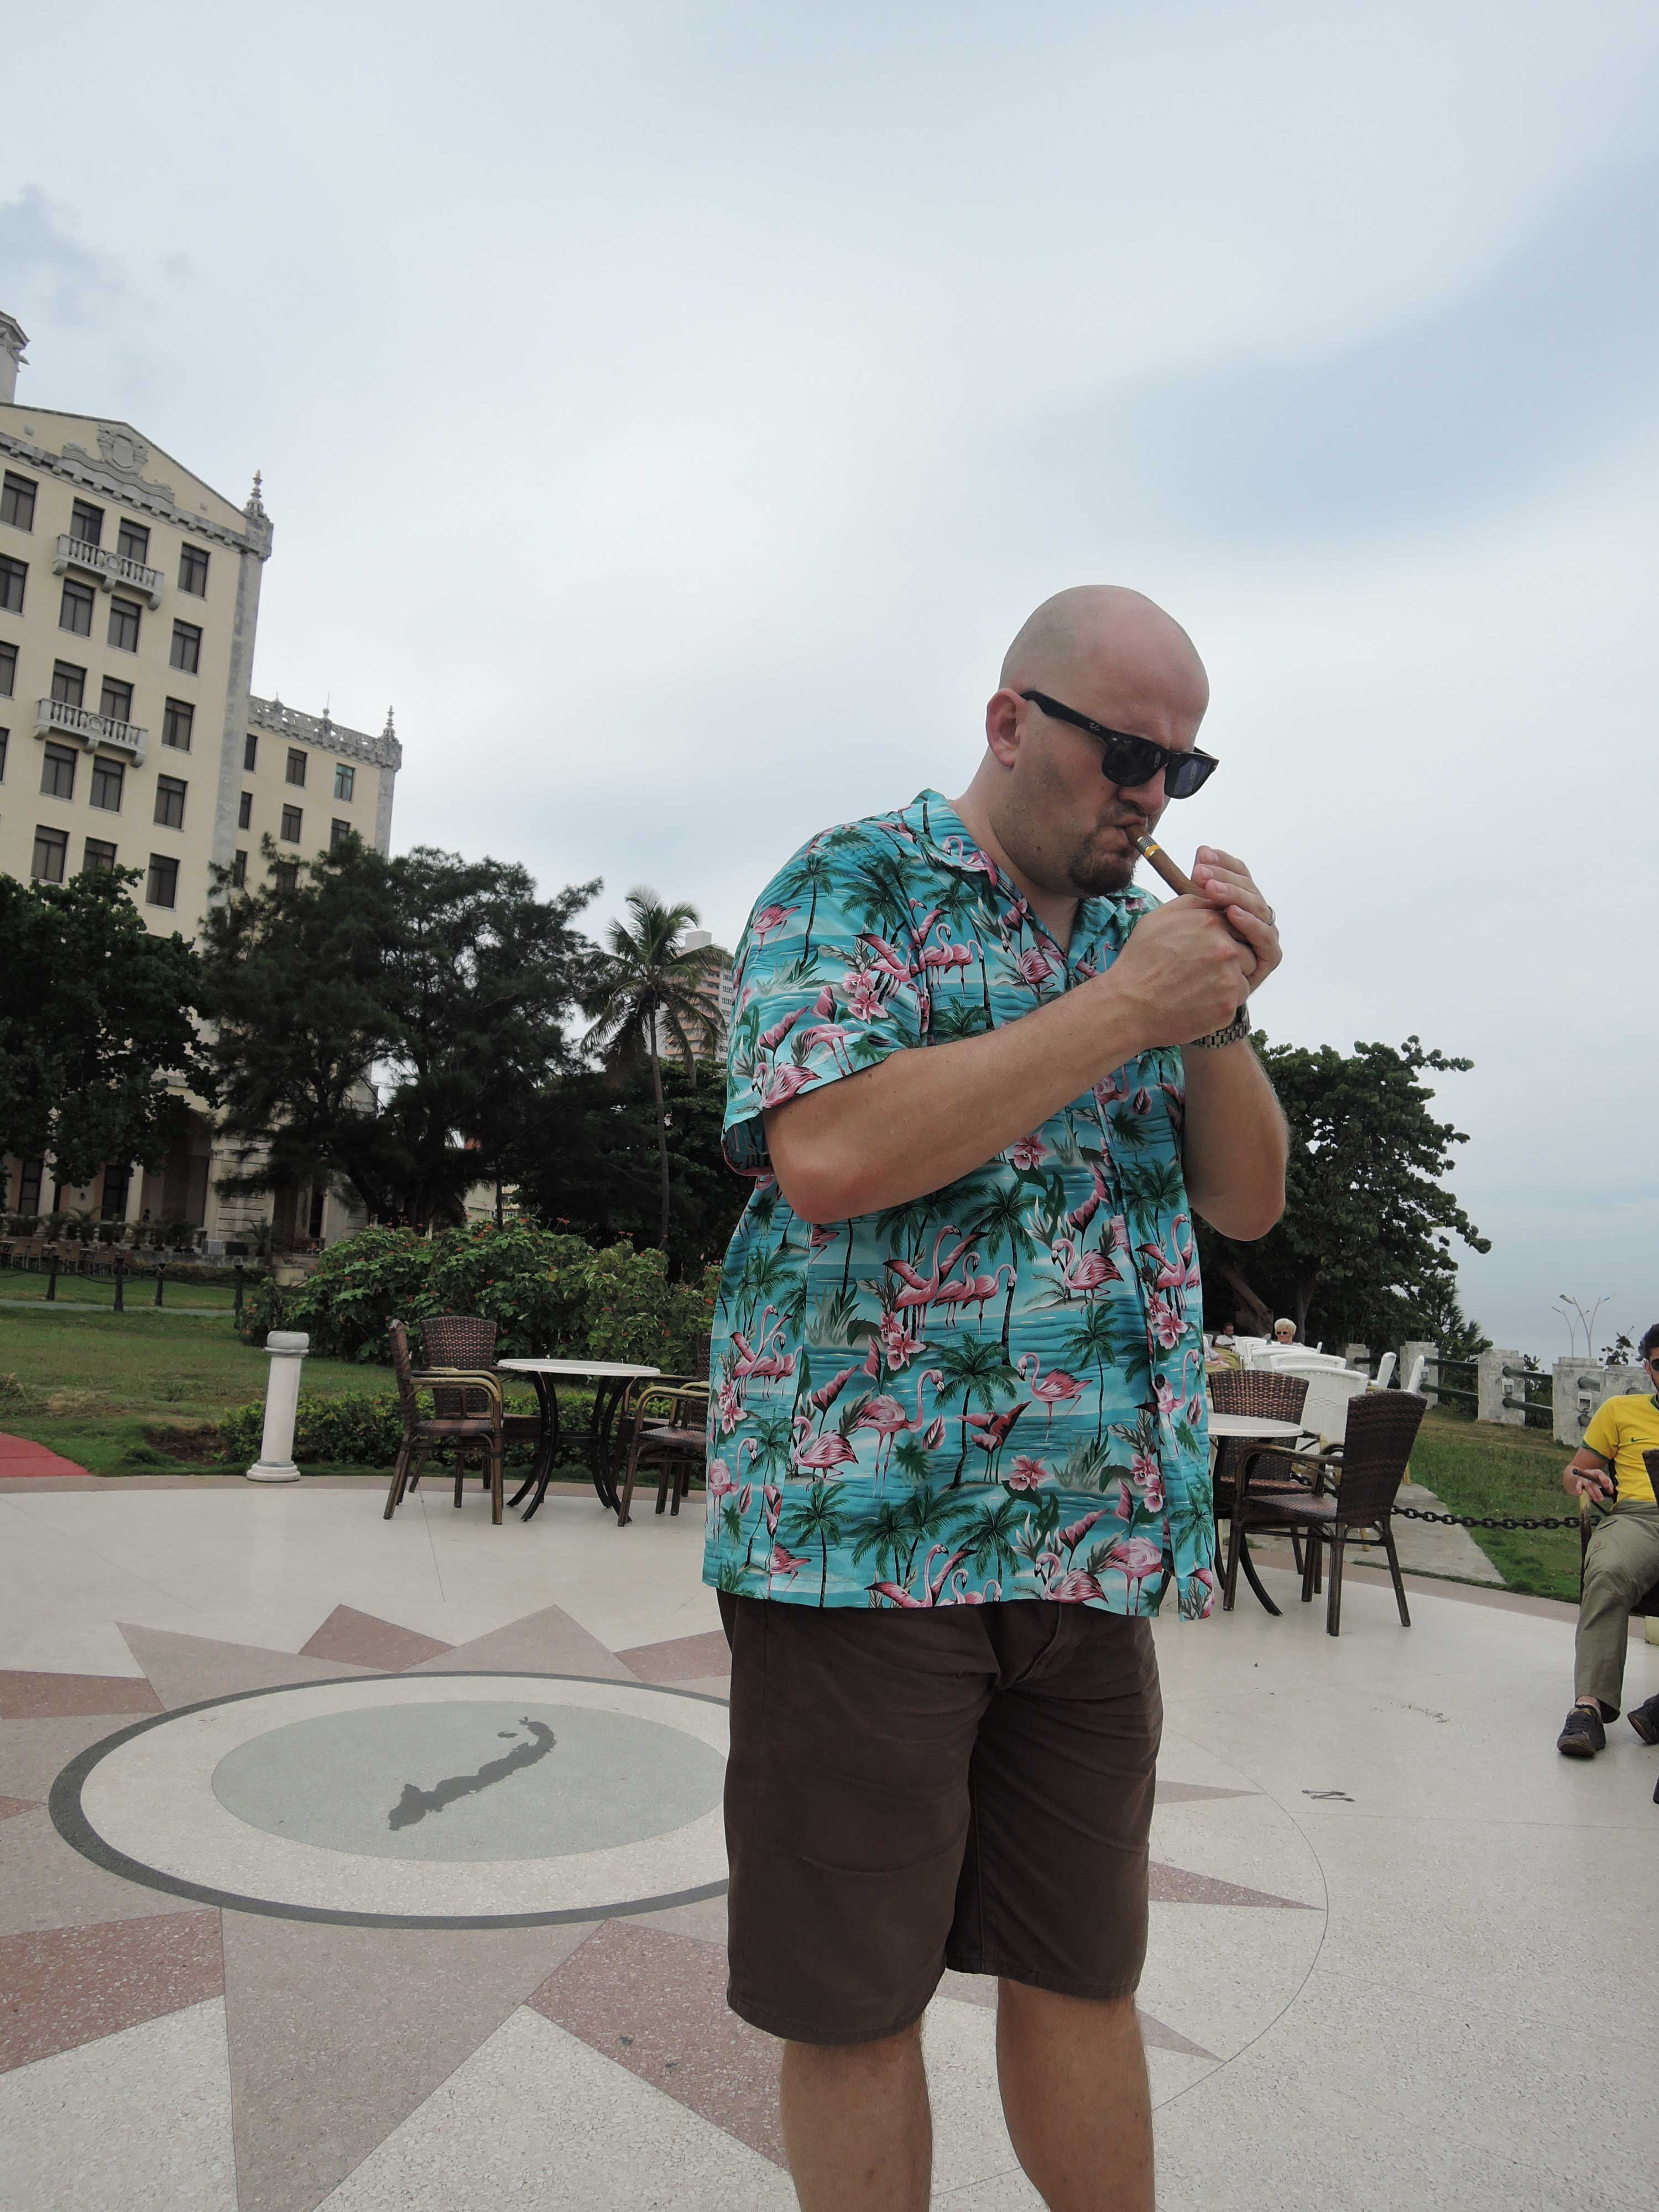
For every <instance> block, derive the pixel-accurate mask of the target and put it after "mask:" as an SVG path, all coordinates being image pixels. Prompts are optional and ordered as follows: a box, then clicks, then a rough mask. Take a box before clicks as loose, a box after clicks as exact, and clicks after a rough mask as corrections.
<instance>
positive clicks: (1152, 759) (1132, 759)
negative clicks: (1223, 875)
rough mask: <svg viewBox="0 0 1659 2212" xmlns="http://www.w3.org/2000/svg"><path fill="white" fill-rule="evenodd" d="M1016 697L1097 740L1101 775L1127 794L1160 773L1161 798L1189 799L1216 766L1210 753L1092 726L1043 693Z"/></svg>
mask: <svg viewBox="0 0 1659 2212" xmlns="http://www.w3.org/2000/svg"><path fill="white" fill-rule="evenodd" d="M1019 696H1020V697H1021V698H1022V699H1029V700H1030V702H1031V704H1032V705H1033V706H1034V707H1040V708H1042V711H1043V713H1044V714H1050V715H1052V716H1053V717H1054V720H1055V721H1057V722H1070V723H1071V724H1072V726H1073V728H1075V729H1079V730H1086V731H1087V732H1089V735H1090V736H1091V738H1099V740H1100V744H1101V755H1100V772H1101V774H1102V775H1103V776H1105V777H1107V778H1108V779H1109V781H1111V782H1113V783H1121V784H1125V785H1127V787H1129V789H1131V790H1133V788H1134V787H1135V786H1136V785H1137V784H1142V783H1150V782H1151V781H1152V778H1153V777H1154V776H1155V775H1157V774H1158V770H1159V769H1163V771H1164V797H1165V798H1166V799H1190V798H1191V797H1192V795H1193V793H1194V792H1195V791H1196V790H1197V789H1198V788H1199V786H1200V784H1203V783H1206V782H1207V781H1209V779H1210V777H1211V776H1212V775H1213V774H1214V772H1215V770H1216V769H1218V767H1219V766H1220V763H1219V762H1218V760H1217V759H1216V757H1215V755H1214V754H1213V753H1200V752H1185V753H1183V752H1178V751H1177V750H1176V749H1175V748H1174V747H1173V746H1170V745H1160V744H1154V743H1153V741H1152V738H1135V737H1131V736H1130V735H1129V733H1128V732H1127V730H1109V729H1108V728H1107V726H1106V725H1105V724H1104V723H1103V722H1092V721H1091V720H1090V719H1089V717H1088V716H1087V715H1086V714H1079V713H1078V711H1077V709H1076V708H1075V707H1062V706H1061V705H1060V702H1059V700H1058V699H1051V698H1050V697H1049V696H1048V693H1047V692H1046V691H1022V692H1021V693H1020V695H1019Z"/></svg>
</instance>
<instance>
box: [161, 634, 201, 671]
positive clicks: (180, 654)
mask: <svg viewBox="0 0 1659 2212" xmlns="http://www.w3.org/2000/svg"><path fill="white" fill-rule="evenodd" d="M167 658H168V659H169V661H170V662H171V663H172V665H173V667H175V668H182V669H183V670H184V671H185V675H186V676H194V675H195V674H196V672H197V670H198V669H199V668H200V667H201V665H202V633H201V631H200V630H199V629H197V627H196V625H195V623H182V622H176V623H174V624H173V650H172V652H171V653H169V654H168V655H167Z"/></svg>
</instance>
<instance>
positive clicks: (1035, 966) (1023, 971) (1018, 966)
mask: <svg viewBox="0 0 1659 2212" xmlns="http://www.w3.org/2000/svg"><path fill="white" fill-rule="evenodd" d="M1054 972H1055V970H1054V962H1053V960H1052V959H1051V958H1050V957H1049V955H1048V952H1047V951H1045V949H1044V948H1043V947H1042V945H1031V946H1030V948H1029V950H1027V951H1024V952H1022V953H1021V954H1020V956H1019V957H1018V960H1016V961H1015V963H1014V973H1015V974H1016V975H1018V977H1019V980H1020V981H1021V982H1022V983H1024V985H1025V987H1026V988H1027V989H1028V990H1030V991H1036V992H1038V993H1041V991H1042V987H1043V985H1044V984H1045V983H1046V982H1047V981H1048V980H1049V978H1050V976H1052V975H1054Z"/></svg>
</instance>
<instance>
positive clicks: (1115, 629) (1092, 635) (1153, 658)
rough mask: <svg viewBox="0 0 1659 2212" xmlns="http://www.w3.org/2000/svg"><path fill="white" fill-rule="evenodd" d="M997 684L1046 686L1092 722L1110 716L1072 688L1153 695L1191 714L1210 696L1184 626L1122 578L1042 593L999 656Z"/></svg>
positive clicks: (1031, 687)
mask: <svg viewBox="0 0 1659 2212" xmlns="http://www.w3.org/2000/svg"><path fill="white" fill-rule="evenodd" d="M1001 682H1002V688H1003V690H1006V691H1046V692H1048V694H1049V696H1051V697H1053V698H1059V699H1063V700H1064V701H1065V702H1066V705H1067V706H1068V707H1077V708H1079V709H1080V710H1081V711H1082V712H1083V713H1085V714H1093V715H1094V716H1095V719H1096V720H1097V721H1109V720H1110V719H1111V717H1110V715H1109V714H1106V713H1103V711H1102V710H1101V708H1100V707H1098V706H1091V704H1090V703H1089V701H1088V700H1087V699H1085V698H1081V697H1073V696H1072V695H1073V692H1074V691H1079V690H1084V689H1085V688H1087V689H1090V690H1092V691H1097V690H1099V688H1100V687H1102V686H1104V687H1105V688H1106V690H1108V691H1109V693H1110V694H1111V695H1112V696H1115V697H1117V698H1120V699H1132V698H1135V697H1138V696H1158V697H1159V698H1161V699H1162V700H1164V702H1166V704H1167V705H1168V706H1170V707H1173V708H1176V709H1177V711H1180V712H1182V713H1185V714H1191V715H1193V716H1194V718H1197V717H1200V716H1201V715H1202V714H1203V712H1204V709H1205V708H1206V706H1207V705H1208V704H1209V700H1210V683H1209V678H1208V677H1206V674H1205V672H1204V663H1203V662H1202V661H1201V660H1200V659H1199V657H1198V651H1197V648H1196V647H1194V643H1193V641H1192V640H1191V638H1189V637H1188V635H1187V633H1186V631H1185V630H1184V629H1182V627H1181V624H1180V623H1178V622H1176V619H1175V617H1173V616H1172V615H1166V614H1165V613H1164V610H1163V608H1162V607H1160V606H1158V605H1156V604H1155V603H1154V602H1153V601H1152V600H1151V599H1148V598H1147V597H1146V594H1145V593H1144V592H1132V591H1129V590H1128V589H1127V588H1126V586H1123V585H1121V584H1076V585H1073V587H1072V588H1071V590H1069V591H1066V592H1055V593H1054V597H1053V599H1045V600H1044V601H1043V602H1042V605H1041V606H1040V607H1038V608H1037V610H1036V612H1035V613H1034V614H1032V615H1030V616H1029V617H1027V618H1026V621H1025V623H1024V628H1023V629H1021V630H1020V632H1019V635H1018V636H1017V637H1016V638H1015V640H1014V641H1013V643H1012V645H1011V646H1010V647H1009V648H1008V650H1007V652H1006V653H1005V654H1004V655H1003V660H1002V678H1001ZM1068 687H1069V688H1068ZM1115 726H1120V725H1115ZM1129 727H1130V728H1131V729H1133V723H1132V724H1130V725H1129ZM1148 734H1150V733H1148Z"/></svg>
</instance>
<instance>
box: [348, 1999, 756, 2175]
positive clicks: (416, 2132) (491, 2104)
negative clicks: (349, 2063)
mask: <svg viewBox="0 0 1659 2212" xmlns="http://www.w3.org/2000/svg"><path fill="white" fill-rule="evenodd" d="M514 2203H524V2204H526V2206H530V2205H533V2206H534V2207H535V2208H536V2212H793V2207H794V2204H795V2193H794V2191H793V2189H792V2188H791V2186H790V2185H789V2181H788V2178H787V2175H785V2174H783V2173H781V2172H779V2170H778V2168H777V2167H776V2166H774V2165H773V2164H772V2163H771V2161H770V2160H769V2159H764V2158H763V2157H762V2156H761V2155H760V2154H759V2153H758V2152H757V2151H752V2150H750V2148H748V2146H747V2145H746V2144H744V2143H741V2142H738V2141H737V2139H736V2138H735V2137H734V2136H730V2135H727V2134H726V2132H725V2130H723V2129H720V2128H717V2127H715V2126H714V2125H712V2124H711V2123H709V2122H708V2121H707V2120H702V2119H699V2118H698V2117H697V2116H696V2113H694V2112H688V2111H687V2110H686V2109H685V2107H684V2106H682V2105H678V2104H676V2103H675V2102H674V2101H673V2100H671V2099H670V2098H667V2097H665V2096H662V2095H661V2094H659V2092H658V2091H656V2090H655V2089H653V2088H650V2087H647V2084H646V2083H645V2082H643V2081H640V2080H638V2079H637V2078H636V2077H635V2075H632V2074H629V2072H628V2071H627V2070H626V2069H624V2068H623V2067H620V2066H616V2065H613V2064H612V2063H611V2061H610V2060H609V2059H608V2058H602V2057H599V2053H598V2052H597V2051H592V2050H590V2049H589V2048H588V2046H587V2045H586V2044H585V2043H583V2042H582V2041H581V2039H580V2037H577V2036H574V2035H571V2034H569V2033H568V2032H567V2031H566V2030H564V2029H563V2028H560V2027H555V2026H554V2025H553V2023H552V2022H551V2021H549V2020H546V2019H544V2017H543V2016H542V2015H541V2014H540V2013H538V2012H534V2011H532V2010H530V2009H529V2008H523V2009H521V2010H520V2011H518V2012H516V2013H514V2014H513V2017H512V2019H511V2020H509V2021H507V2023H506V2025H505V2026H504V2027H501V2028H500V2029H498V2030H497V2032H496V2033H495V2035H493V2036H492V2037H491V2038H490V2039H489V2042H488V2043H486V2044H485V2045H484V2046H483V2049H482V2050H481V2051H477V2052H476V2053H475V2054H474V2056H473V2057H471V2058H470V2059H468V2060H467V2062H466V2063H465V2065H463V2066H460V2067H458V2068H457V2069H456V2071H455V2072H454V2073H453V2074H452V2075H450V2077H449V2079H448V2081H446V2082H445V2083H444V2084H443V2086H442V2087H441V2089H439V2090H438V2091H436V2092H435V2094H434V2095H432V2096H430V2097H428V2100H427V2101H426V2103H425V2104H424V2105H422V2107H421V2109H420V2110H419V2112H416V2113H414V2114H412V2115H411V2116H410V2118H409V2119H407V2120H405V2121H404V2124H403V2126H402V2127H400V2128H399V2129H398V2130H397V2131H396V2133H395V2134H393V2135H392V2136H390V2137H389V2138H388V2139H387V2140H386V2142H384V2143H382V2144H381V2146H380V2148H379V2149H378V2150H376V2151H374V2153H372V2154H371V2155H370V2156H369V2157H368V2158H367V2159H365V2160H364V2161H363V2163H362V2166H359V2167H358V2168H357V2170H356V2172H354V2173H353V2174H351V2175H349V2177H348V2179H346V2180H345V2181H343V2182H342V2183H341V2185H340V2186H339V2187H338V2188H337V2189H336V2190H335V2191H332V2193H331V2195H330V2196H328V2197H325V2199H324V2200H323V2206H322V2207H320V2208H319V2212H410V2208H411V2207H414V2206H419V2207H426V2206H428V2205H429V2206H433V2207H438V2206H443V2207H446V2208H452V2207H461V2206H465V2207H466V2208H468V2212H473V2208H477V2212H495V2208H497V2207H500V2206H502V2205H506V2204H514Z"/></svg>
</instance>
